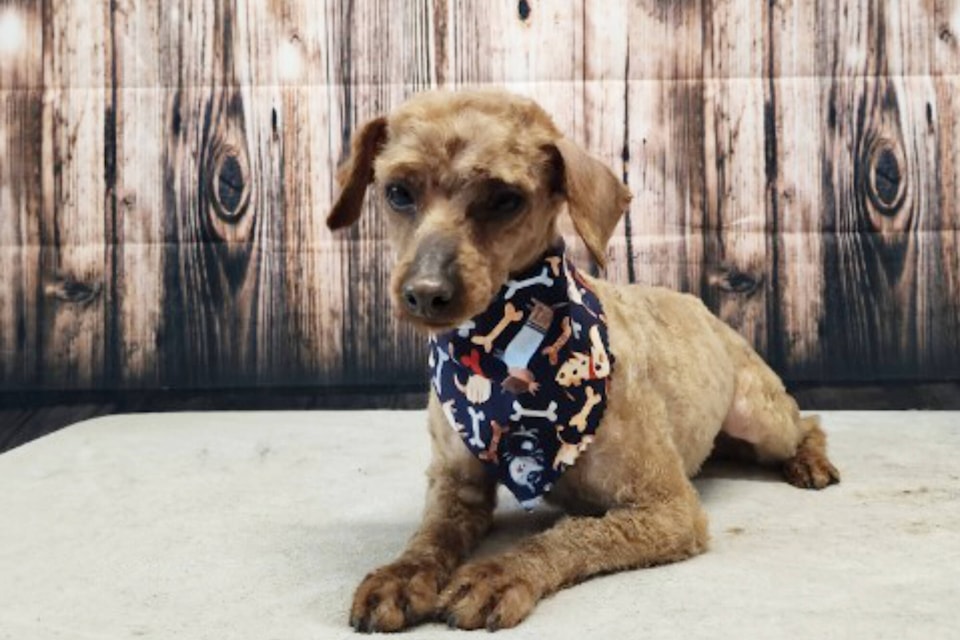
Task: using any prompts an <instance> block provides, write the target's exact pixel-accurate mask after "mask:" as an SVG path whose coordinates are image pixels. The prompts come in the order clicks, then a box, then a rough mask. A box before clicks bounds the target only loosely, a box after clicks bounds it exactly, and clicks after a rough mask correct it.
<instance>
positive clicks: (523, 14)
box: [517, 0, 530, 22]
mask: <svg viewBox="0 0 960 640" xmlns="http://www.w3.org/2000/svg"><path fill="white" fill-rule="evenodd" d="M517 15H519V16H520V20H522V21H523V22H526V21H527V19H529V18H530V3H529V2H527V0H520V2H518V3H517Z"/></svg>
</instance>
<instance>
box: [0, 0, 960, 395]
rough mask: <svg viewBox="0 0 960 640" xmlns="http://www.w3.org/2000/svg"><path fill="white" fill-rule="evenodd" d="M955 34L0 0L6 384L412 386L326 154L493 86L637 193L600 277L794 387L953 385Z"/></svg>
mask: <svg viewBox="0 0 960 640" xmlns="http://www.w3.org/2000/svg"><path fill="white" fill-rule="evenodd" d="M958 43H960V0H821V1H820V2H799V1H797V0H770V1H769V2H747V1H745V0H701V2H686V1H682V2H681V1H677V2H666V1H664V0H633V1H632V2H624V3H609V2H600V1H599V0H494V1H491V2H469V3H468V2H459V1H457V0H413V1H409V2H408V1H406V0H370V1H367V0H363V1H360V0H347V1H339V0H337V1H333V0H330V1H327V2H307V1H306V0H298V1H294V0H271V1H269V2H267V1H265V0H171V1H169V2H167V1H164V2H160V0H143V1H141V2H133V1H132V0H116V1H112V2H106V1H100V2H70V1H68V0H42V1H41V0H32V1H31V0H0V389H20V388H44V389H59V388H74V389H90V388H113V387H127V388H155V387H212V386H237V385H240V386H244V385H252V384H260V385H264V384H267V385H285V386H290V385H309V386H314V385H324V384H327V385H356V384H370V385H405V384H408V383H410V382H411V381H413V380H417V379H419V376H420V374H421V371H422V366H423V354H422V353H421V351H422V349H421V348H420V345H421V338H420V337H418V336H416V335H414V334H413V333H412V332H411V331H410V330H409V329H407V328H405V327H401V326H398V325H397V323H396V322H395V321H394V319H393V316H392V314H391V312H390V310H389V306H388V301H387V285H388V276H389V264H390V260H389V249H388V248H387V247H386V245H385V242H384V228H383V222H382V219H381V217H380V215H379V211H378V210H377V208H376V207H375V206H372V205H368V211H366V212H365V215H364V216H363V218H362V220H361V222H360V224H359V225H358V226H357V227H356V228H354V229H352V230H350V231H349V232H347V233H345V234H341V235H337V236H334V235H331V234H330V233H329V232H328V231H327V230H326V228H325V226H324V223H323V220H324V216H325V213H326V211H327V209H328V207H329V205H330V202H331V200H332V198H333V196H334V186H333V178H332V176H333V170H334V168H335V167H336V165H337V164H338V163H339V162H340V161H341V160H342V159H343V153H344V150H345V149H346V148H347V146H348V143H349V140H350V138H351V135H352V134H353V132H354V131H355V130H356V129H357V127H358V126H359V125H360V123H362V122H363V121H364V120H366V119H368V118H370V117H373V116H375V115H377V114H379V113H382V112H384V111H386V110H389V109H390V108H391V107H392V106H393V105H395V104H397V103H398V102H400V101H402V100H403V99H404V98H405V97H407V96H409V95H411V94H412V93H414V92H416V91H419V90H423V89H427V88H431V87H437V86H444V87H469V86H479V85H488V84H496V85H504V86H507V87H509V88H512V89H513V90H515V91H518V92H521V93H525V94H528V95H530V96H532V97H534V98H536V99H537V100H538V101H540V102H541V103H542V104H543V105H544V107H546V108H547V109H548V110H549V111H550V112H551V113H552V114H553V115H554V116H555V119H556V121H557V123H558V124H559V125H560V126H561V128H563V129H564V130H565V131H566V132H567V133H568V135H569V136H570V137H571V138H573V139H575V140H577V141H579V142H581V143H582V144H584V145H585V146H586V147H588V148H589V149H590V150H591V151H593V152H594V153H596V154H597V155H599V156H600V157H602V158H604V160H605V161H607V162H608V163H609V164H610V165H611V166H612V167H613V168H614V169H615V171H617V172H618V174H622V176H623V178H624V180H625V181H626V182H627V183H628V184H629V185H630V187H631V189H632V190H633V192H634V194H635V199H634V202H633V205H632V207H631V210H630V212H629V214H628V215H627V216H626V217H625V219H624V221H623V223H622V225H621V227H620V229H619V230H618V233H617V234H616V236H615V237H614V239H613V242H612V243H611V247H610V254H611V266H610V268H609V269H608V273H607V275H608V277H610V278H612V279H614V280H617V281H622V282H627V281H635V282H642V283H647V284H662V285H666V286H670V287H673V288H678V289H682V290H686V291H692V292H694V293H696V294H698V295H700V296H702V297H703V298H704V299H705V300H706V301H707V302H708V304H709V305H710V306H711V308H712V309H714V310H715V311H716V312H717V313H719V314H720V315H721V316H722V317H723V318H724V319H725V320H726V321H728V322H729V323H731V324H732V325H733V326H735V327H736V328H737V329H738V330H740V331H741V332H743V333H744V335H746V336H747V337H748V338H749V339H750V340H751V341H752V342H753V343H754V344H755V345H756V346H757V348H758V349H760V350H761V352H762V353H764V354H765V355H766V356H767V357H768V359H769V360H770V361H771V362H772V363H773V364H774V366H775V367H776V368H777V369H778V370H780V371H781V372H782V373H783V374H784V375H785V376H786V377H788V378H790V379H792V380H824V381H843V380H873V379H908V380H909V379H913V380H917V379H923V380H931V379H942V378H951V377H952V378H957V377H960V238H958V232H960V213H958V206H960V193H958V185H960V153H958V145H957V142H956V141H957V140H958V139H960V129H958V126H960V98H958V97H957V96H958V92H957V89H958V88H960V87H958V86H957V84H958V78H960V75H958V74H960V44H958ZM565 229H566V230H567V231H568V232H569V231H570V230H571V227H570V226H569V225H567V226H566V227H565ZM571 239H572V238H571ZM572 240H573V239H572ZM574 250H575V253H576V255H577V256H578V259H580V260H581V261H586V260H587V258H586V254H585V252H584V250H583V247H582V246H581V245H580V244H579V243H576V242H574Z"/></svg>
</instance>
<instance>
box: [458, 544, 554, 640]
mask: <svg viewBox="0 0 960 640" xmlns="http://www.w3.org/2000/svg"><path fill="white" fill-rule="evenodd" d="M539 599H540V594H539V593H538V592H537V591H536V590H535V589H534V587H533V586H532V585H531V583H530V582H529V581H528V580H526V579H525V578H524V577H522V576H521V575H519V574H518V573H517V572H516V571H511V570H510V569H509V568H508V566H507V565H505V564H504V563H501V562H498V561H496V560H487V561H481V562H472V563H470V564H466V565H464V566H462V567H461V568H460V569H458V570H457V572H456V573H454V574H453V578H452V579H451V580H450V584H449V585H447V587H446V589H444V591H443V593H442V594H441V596H440V609H441V611H442V613H441V615H442V616H443V617H444V618H445V619H446V621H447V624H449V625H450V626H451V627H460V628H461V629H480V628H482V627H486V628H487V629H488V630H490V631H496V630H497V629H506V628H509V627H515V626H516V625H518V624H520V622H522V621H523V619H524V618H526V617H527V616H528V615H529V614H530V612H531V611H533V608H534V606H536V604H537V601H538V600H539Z"/></svg>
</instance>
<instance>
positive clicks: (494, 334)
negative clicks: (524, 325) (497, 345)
mask: <svg viewBox="0 0 960 640" xmlns="http://www.w3.org/2000/svg"><path fill="white" fill-rule="evenodd" d="M521 320H523V312H522V311H520V310H518V309H517V308H516V307H514V306H513V305H512V304H510V303H509V302H508V303H507V304H506V306H504V308H503V318H501V319H500V322H498V323H497V326H495V327H494V328H493V330H492V331H491V332H490V333H488V334H487V335H485V336H473V337H472V338H470V342H472V343H473V344H475V345H478V346H482V347H483V350H484V351H485V352H487V353H490V352H491V351H492V350H493V342H494V341H495V340H496V339H497V338H499V337H500V334H501V333H503V332H504V330H506V328H507V327H509V326H510V325H511V324H513V323H514V322H519V321H521Z"/></svg>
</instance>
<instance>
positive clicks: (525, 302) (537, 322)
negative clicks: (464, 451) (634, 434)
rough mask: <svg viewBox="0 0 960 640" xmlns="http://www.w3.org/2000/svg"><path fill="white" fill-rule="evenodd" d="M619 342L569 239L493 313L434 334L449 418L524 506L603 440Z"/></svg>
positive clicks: (511, 285)
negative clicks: (613, 347)
mask: <svg viewBox="0 0 960 640" xmlns="http://www.w3.org/2000/svg"><path fill="white" fill-rule="evenodd" d="M609 345H610V343H609V340H608V337H607V326H606V320H605V317H604V315H603V309H602V308H601V306H600V301H599V300H598V299H597V297H596V295H594V293H593V291H591V290H590V288H589V287H588V286H587V283H586V282H585V281H584V280H583V278H581V277H580V275H579V274H578V273H577V271H576V268H575V267H574V266H573V264H572V263H571V262H570V261H569V260H568V259H567V257H566V255H565V254H564V250H563V246H562V245H560V246H558V247H555V248H554V249H551V250H550V251H548V252H547V254H546V255H545V256H544V257H543V259H542V260H540V261H539V262H538V263H537V264H535V265H534V266H533V267H531V268H530V269H529V270H528V271H527V272H525V273H522V274H519V275H517V276H516V277H514V278H511V279H510V280H508V281H507V283H506V284H505V285H504V286H503V288H502V289H501V290H500V293H499V295H498V296H497V297H496V298H495V299H494V300H493V302H492V303H491V304H490V306H489V307H488V308H487V310H486V311H484V312H483V313H481V314H480V315H478V316H476V317H474V318H473V319H471V320H468V321H467V322H465V323H464V324H462V325H461V326H460V327H457V328H456V329H454V330H452V331H449V332H447V333H443V334H440V335H437V336H434V337H433V338H431V339H430V349H431V353H430V366H431V367H432V369H433V376H432V382H433V387H434V390H435V391H436V392H437V395H438V396H439V398H440V403H441V406H442V407H443V409H444V415H445V416H446V417H447V420H448V421H449V422H450V425H451V427H452V428H454V429H455V430H456V431H457V432H458V433H459V434H460V436H461V437H462V438H463V441H464V443H465V444H466V445H467V447H468V448H469V449H470V450H471V451H472V452H473V453H474V455H476V456H477V457H478V458H479V459H480V460H482V461H483V462H484V464H485V465H486V466H487V467H488V469H489V470H490V471H491V473H495V474H496V475H497V478H498V480H499V481H500V483H501V484H503V485H504V486H506V487H507V488H508V489H510V491H511V492H512V493H513V494H514V495H515V496H516V497H517V500H518V501H519V502H520V504H521V505H523V506H524V507H526V508H528V509H529V508H532V507H533V506H534V505H535V504H536V503H537V502H539V500H540V499H541V498H542V497H543V495H544V494H545V493H547V492H548V491H550V489H551V488H552V487H553V485H554V483H556V481H557V479H558V478H559V477H560V474H561V473H563V470H564V469H565V468H566V467H568V466H570V465H572V464H574V463H575V462H576V459H577V457H578V456H579V455H580V454H581V453H583V451H585V450H586V448H587V446H588V445H589V444H590V443H591V442H593V439H594V434H595V433H596V430H597V426H598V425H599V424H600V418H601V417H602V416H603V411H604V409H605V407H606V401H607V385H608V383H609V380H610V374H611V371H612V367H613V361H614V358H613V354H611V353H610V348H609Z"/></svg>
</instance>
